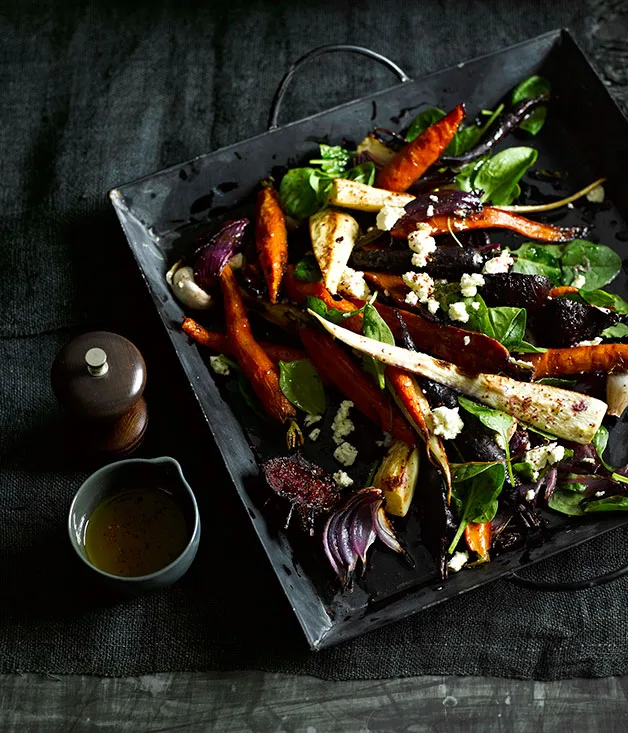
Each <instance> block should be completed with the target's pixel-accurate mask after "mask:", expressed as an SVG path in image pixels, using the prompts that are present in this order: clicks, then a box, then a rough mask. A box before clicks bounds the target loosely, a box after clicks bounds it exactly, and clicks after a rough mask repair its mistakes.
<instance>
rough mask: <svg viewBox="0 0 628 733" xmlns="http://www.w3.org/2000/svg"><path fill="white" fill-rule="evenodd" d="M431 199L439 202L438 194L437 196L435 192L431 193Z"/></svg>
mask: <svg viewBox="0 0 628 733" xmlns="http://www.w3.org/2000/svg"><path fill="white" fill-rule="evenodd" d="M429 198H430V201H434V203H438V196H435V195H434V194H433V193H431V194H430V197H429Z"/></svg>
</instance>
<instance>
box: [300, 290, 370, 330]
mask: <svg viewBox="0 0 628 733" xmlns="http://www.w3.org/2000/svg"><path fill="white" fill-rule="evenodd" d="M304 305H305V309H306V310H312V311H314V313H317V314H318V315H319V316H321V318H325V319H326V320H327V321H331V322H332V323H335V324H337V325H341V324H342V322H343V321H344V320H345V319H346V318H350V317H351V316H357V315H358V314H359V313H362V312H363V311H364V309H365V308H366V306H367V305H368V303H365V304H364V305H363V306H362V307H361V308H358V309H357V310H354V311H341V310H338V308H328V307H327V306H326V305H325V303H324V302H323V301H322V300H321V299H320V298H315V297H314V296H313V295H308V296H307V297H306V299H305V304H304Z"/></svg>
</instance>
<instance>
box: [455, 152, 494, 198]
mask: <svg viewBox="0 0 628 733" xmlns="http://www.w3.org/2000/svg"><path fill="white" fill-rule="evenodd" d="M488 159H489V158H488V155H483V156H482V157H481V158H478V159H477V160H474V161H472V162H471V163H467V164H466V165H465V166H463V167H462V168H461V169H460V172H459V173H458V174H457V175H456V183H457V184H458V188H459V189H460V190H461V191H467V192H470V191H473V189H474V188H475V177H476V175H477V174H478V171H479V170H480V169H481V168H482V166H483V165H484V163H486V161H487V160H488Z"/></svg>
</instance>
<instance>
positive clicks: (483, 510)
mask: <svg viewBox="0 0 628 733" xmlns="http://www.w3.org/2000/svg"><path fill="white" fill-rule="evenodd" d="M505 480H506V470H505V469H504V464H503V463H494V464H492V465H490V466H489V467H488V468H487V469H486V470H485V471H482V472H481V473H479V474H476V475H475V476H473V477H472V478H471V479H469V480H468V481H463V482H462V483H458V484H454V486H453V487H452V494H453V491H454V489H455V491H456V497H457V499H458V501H459V502H460V503H461V504H462V506H463V509H462V516H461V518H460V524H459V526H458V531H457V532H456V536H455V537H454V539H453V541H452V543H451V545H450V546H449V549H448V550H447V552H448V553H449V554H450V555H451V554H452V553H453V552H454V550H455V549H456V547H457V545H458V542H459V541H460V538H461V537H462V534H463V532H464V530H465V528H466V526H467V524H469V523H470V522H477V523H479V524H483V523H484V522H490V521H491V520H492V519H493V517H494V516H495V514H496V513H497V499H498V497H499V495H500V493H501V490H502V488H503V486H504V481H505Z"/></svg>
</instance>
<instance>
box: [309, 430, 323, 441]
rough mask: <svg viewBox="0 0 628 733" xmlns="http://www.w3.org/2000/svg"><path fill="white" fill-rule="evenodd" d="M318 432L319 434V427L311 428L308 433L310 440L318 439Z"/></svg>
mask: <svg viewBox="0 0 628 733" xmlns="http://www.w3.org/2000/svg"><path fill="white" fill-rule="evenodd" d="M320 434H321V429H320V428H314V430H312V432H311V433H310V440H311V441H316V440H318V436H319V435H320Z"/></svg>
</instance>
